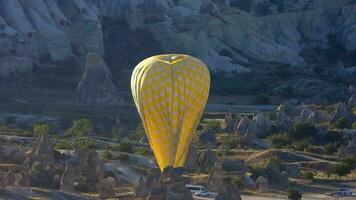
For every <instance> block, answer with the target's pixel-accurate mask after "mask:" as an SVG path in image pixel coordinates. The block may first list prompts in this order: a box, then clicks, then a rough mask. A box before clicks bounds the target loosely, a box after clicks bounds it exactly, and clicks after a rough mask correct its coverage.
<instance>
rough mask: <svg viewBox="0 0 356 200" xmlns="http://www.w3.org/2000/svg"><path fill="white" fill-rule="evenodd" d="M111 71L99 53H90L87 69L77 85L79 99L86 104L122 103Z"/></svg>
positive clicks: (86, 64)
mask: <svg viewBox="0 0 356 200" xmlns="http://www.w3.org/2000/svg"><path fill="white" fill-rule="evenodd" d="M111 77H112V75H111V72H110V70H109V68H108V67H107V65H106V64H105V62H104V61H103V60H102V59H101V58H100V56H99V55H98V54H94V53H89V54H88V55H87V56H86V60H85V71H84V74H83V78H82V80H81V81H80V82H79V84H78V86H77V101H78V102H81V103H84V104H94V105H95V104H97V105H104V104H119V103H122V102H123V101H122V99H121V98H120V96H119V94H118V92H117V90H116V87H115V85H114V83H113V82H112V80H111Z"/></svg>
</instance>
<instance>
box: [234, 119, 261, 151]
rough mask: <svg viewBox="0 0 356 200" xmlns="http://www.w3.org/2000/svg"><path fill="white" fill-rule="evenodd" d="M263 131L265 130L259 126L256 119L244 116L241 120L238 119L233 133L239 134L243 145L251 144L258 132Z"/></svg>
mask: <svg viewBox="0 0 356 200" xmlns="http://www.w3.org/2000/svg"><path fill="white" fill-rule="evenodd" d="M260 125H261V124H260ZM263 131H265V130H262V129H259V127H257V124H256V121H251V120H249V119H248V118H247V117H243V118H241V120H240V121H236V124H235V127H234V130H233V134H235V135H238V137H239V141H240V143H241V145H249V144H251V143H252V142H253V140H254V139H255V138H256V133H260V132H263Z"/></svg>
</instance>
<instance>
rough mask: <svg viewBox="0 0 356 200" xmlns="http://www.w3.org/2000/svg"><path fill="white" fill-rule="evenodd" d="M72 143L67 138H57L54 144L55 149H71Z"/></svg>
mask: <svg viewBox="0 0 356 200" xmlns="http://www.w3.org/2000/svg"><path fill="white" fill-rule="evenodd" d="M73 147H74V146H73V144H72V142H70V141H67V140H58V141H57V142H56V144H55V149H66V150H72V149H73Z"/></svg>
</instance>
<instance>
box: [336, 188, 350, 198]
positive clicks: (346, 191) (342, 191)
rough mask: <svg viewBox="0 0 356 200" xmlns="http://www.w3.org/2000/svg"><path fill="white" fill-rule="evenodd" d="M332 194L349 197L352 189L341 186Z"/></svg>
mask: <svg viewBox="0 0 356 200" xmlns="http://www.w3.org/2000/svg"><path fill="white" fill-rule="evenodd" d="M332 195H333V196H339V197H349V196H352V191H351V189H347V188H341V189H340V190H339V191H337V192H334V193H332Z"/></svg>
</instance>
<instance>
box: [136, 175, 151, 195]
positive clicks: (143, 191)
mask: <svg viewBox="0 0 356 200" xmlns="http://www.w3.org/2000/svg"><path fill="white" fill-rule="evenodd" d="M149 194H150V189H149V187H148V185H147V183H146V182H145V181H144V179H143V178H142V177H141V178H140V179H139V180H138V182H137V184H136V185H135V196H136V197H147V196H148V195H149Z"/></svg>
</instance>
